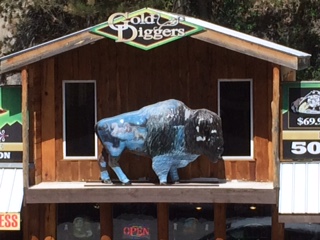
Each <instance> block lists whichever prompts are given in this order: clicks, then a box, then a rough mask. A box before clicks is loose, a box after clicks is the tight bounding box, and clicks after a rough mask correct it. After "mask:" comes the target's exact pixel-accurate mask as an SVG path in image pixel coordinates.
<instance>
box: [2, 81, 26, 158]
mask: <svg viewBox="0 0 320 240" xmlns="http://www.w3.org/2000/svg"><path fill="white" fill-rule="evenodd" d="M2 162H22V114H21V87H20V86H3V87H0V163H2Z"/></svg>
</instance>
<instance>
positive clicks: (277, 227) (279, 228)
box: [271, 204, 284, 240]
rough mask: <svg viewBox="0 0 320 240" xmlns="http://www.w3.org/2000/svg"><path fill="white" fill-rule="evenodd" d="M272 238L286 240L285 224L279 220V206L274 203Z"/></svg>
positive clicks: (273, 239)
mask: <svg viewBox="0 0 320 240" xmlns="http://www.w3.org/2000/svg"><path fill="white" fill-rule="evenodd" d="M271 208H272V211H271V212H272V217H271V219H272V224H271V225H272V228H271V231H272V240H284V224H283V223H280V222H279V213H278V206H277V205H275V204H274V205H272V206H271Z"/></svg>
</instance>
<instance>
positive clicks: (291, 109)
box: [282, 81, 320, 160]
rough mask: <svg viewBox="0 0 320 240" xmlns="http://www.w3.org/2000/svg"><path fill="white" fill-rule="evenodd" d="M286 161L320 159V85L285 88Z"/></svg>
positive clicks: (303, 83) (286, 84)
mask: <svg viewBox="0 0 320 240" xmlns="http://www.w3.org/2000/svg"><path fill="white" fill-rule="evenodd" d="M282 97H283V99H282V103H283V104H282V119H283V126H282V130H283V131H282V159H283V160H319V159H320V82H316V81H301V82H284V83H283V84H282Z"/></svg>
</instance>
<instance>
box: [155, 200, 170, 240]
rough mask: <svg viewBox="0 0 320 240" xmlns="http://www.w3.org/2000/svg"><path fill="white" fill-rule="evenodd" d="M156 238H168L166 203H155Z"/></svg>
mask: <svg viewBox="0 0 320 240" xmlns="http://www.w3.org/2000/svg"><path fill="white" fill-rule="evenodd" d="M157 220H158V239H159V240H167V239H169V206H168V204H167V203H158V204H157Z"/></svg>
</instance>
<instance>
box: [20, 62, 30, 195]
mask: <svg viewBox="0 0 320 240" xmlns="http://www.w3.org/2000/svg"><path fill="white" fill-rule="evenodd" d="M21 84H22V93H21V95H22V96H21V98H22V99H21V101H22V103H21V113H22V146H23V147H22V148H23V157H22V165H23V186H24V188H25V189H27V188H28V187H29V99H28V94H29V93H28V84H29V81H28V72H27V69H25V68H24V69H23V70H22V71H21Z"/></svg>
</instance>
